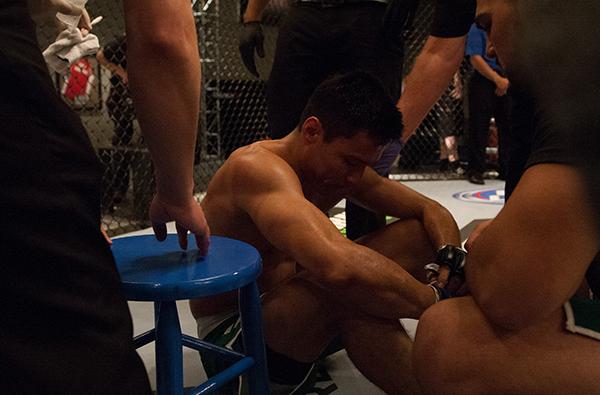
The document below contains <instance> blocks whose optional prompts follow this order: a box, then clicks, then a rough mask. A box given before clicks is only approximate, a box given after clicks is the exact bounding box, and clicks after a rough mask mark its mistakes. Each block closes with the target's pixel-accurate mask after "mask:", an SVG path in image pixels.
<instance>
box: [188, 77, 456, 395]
mask: <svg viewBox="0 0 600 395" xmlns="http://www.w3.org/2000/svg"><path fill="white" fill-rule="evenodd" d="M401 130H402V121H401V115H400V113H399V112H398V111H397V109H396V107H395V106H394V103H393V101H392V100H391V98H390V97H389V96H388V95H387V94H386V93H385V91H384V88H383V86H382V85H381V84H380V83H379V81H378V80H377V79H375V78H374V77H371V76H369V75H368V74H366V73H364V72H353V73H350V74H346V75H341V76H336V77H333V78H330V79H328V80H326V81H325V82H323V83H322V84H321V85H319V87H318V88H317V89H316V91H315V92H314V93H313V95H312V97H311V99H310V100H309V103H308V104H307V106H306V108H305V110H304V112H303V115H302V117H301V119H300V122H299V125H298V127H297V128H296V129H295V130H294V131H293V132H292V133H290V134H289V135H287V136H286V137H284V138H283V139H280V140H267V141H261V142H257V143H254V144H251V145H249V146H246V147H243V148H240V149H239V150H237V151H236V152H234V153H233V154H232V155H231V157H230V158H229V159H228V160H227V161H226V162H225V164H224V165H223V166H222V167H221V169H220V170H219V171H218V172H217V173H216V174H215V176H214V178H213V179H212V181H211V183H210V185H209V187H208V192H207V195H206V197H205V198H204V201H203V203H202V206H203V209H204V212H205V213H206V218H207V220H208V223H209V225H210V227H211V230H212V233H213V234H216V235H223V236H228V237H232V238H236V239H239V240H243V241H245V242H247V243H250V244H252V245H253V246H255V247H256V248H257V249H258V250H259V251H260V253H261V255H262V258H263V265H264V267H263V273H262V275H261V277H260V279H259V286H260V288H261V292H262V293H263V318H264V330H265V337H266V343H267V355H268V358H274V357H276V358H278V359H277V360H278V361H281V360H282V358H283V359H286V358H289V359H291V360H292V361H296V362H297V363H299V364H302V363H312V362H314V361H315V360H317V358H318V357H319V356H320V355H321V354H322V352H323V351H324V349H325V348H326V347H327V346H328V344H329V343H330V342H331V341H332V340H333V339H334V338H336V337H337V336H340V337H341V340H342V344H343V346H344V347H345V348H346V350H347V352H348V355H349V356H350V358H351V359H352V361H353V362H354V364H355V365H356V366H357V367H358V369H359V370H360V371H361V372H362V373H363V374H364V375H365V376H366V377H367V378H369V379H370V380H371V381H373V382H374V383H375V384H377V385H378V386H380V387H381V388H382V389H383V390H385V391H386V392H388V393H397V394H399V393H415V392H417V388H416V382H415V381H414V378H412V375H411V373H410V371H411V370H410V364H409V360H410V358H409V350H410V347H411V342H410V340H409V338H408V337H407V335H406V333H405V332H404V330H403V328H402V326H401V325H400V323H399V322H398V319H399V318H404V317H410V318H418V317H419V316H420V315H421V313H422V312H423V311H424V310H425V309H426V308H427V307H428V306H430V305H432V304H433V303H435V302H436V293H437V292H436V289H433V288H432V287H430V286H428V285H426V284H424V282H425V281H426V279H425V271H424V270H423V266H424V265H425V264H427V263H430V262H432V261H433V260H434V257H435V256H436V250H438V249H440V248H441V247H442V246H445V245H454V246H458V245H460V234H459V230H458V228H457V225H456V223H455V222H454V219H453V218H452V216H451V214H450V213H449V212H448V211H447V210H446V209H445V208H443V207H442V206H440V205H439V204H438V203H436V202H434V201H432V200H430V199H428V198H426V197H425V196H422V195H420V194H418V193H417V192H415V191H413V190H411V189H409V188H407V187H405V186H403V185H402V184H400V183H398V182H393V181H390V180H388V179H385V178H382V177H379V176H377V174H376V173H375V172H374V171H373V170H372V169H371V168H370V167H369V165H372V164H373V163H375V162H376V161H377V159H378V158H379V156H380V154H381V152H382V150H383V148H384V146H385V144H387V143H388V142H389V141H391V140H392V139H394V138H397V137H398V134H399V133H400V131H401ZM343 198H346V199H351V200H353V201H355V202H359V203H360V204H361V205H364V206H366V207H368V208H369V209H372V210H375V211H377V212H380V213H382V214H387V215H391V216H394V217H397V218H400V220H398V221H396V222H394V223H392V224H390V225H388V226H386V227H384V228H383V229H380V230H378V231H375V232H373V233H371V234H367V235H365V236H363V237H362V238H360V239H358V240H357V241H356V242H353V241H350V240H348V239H346V238H345V237H343V236H342V235H341V234H340V232H339V231H338V229H336V227H335V226H334V225H333V224H332V223H331V221H330V220H329V219H328V218H327V215H326V214H325V213H326V212H327V211H328V210H329V209H331V208H332V207H333V206H334V205H335V204H336V203H337V202H339V201H340V200H341V199H343ZM442 277H443V278H442ZM446 277H447V273H445V274H444V273H443V274H442V275H441V276H440V285H444V281H445V280H444V279H445V278H446ZM235 306H236V299H235V295H227V296H225V297H220V298H218V299H210V300H207V299H203V300H194V301H192V302H191V308H192V312H193V314H194V316H195V317H196V318H198V319H199V322H200V323H201V325H202V322H206V320H203V319H200V317H206V316H209V315H215V314H220V313H222V312H224V311H231V310H232V309H234V308H235ZM200 332H202V328H200ZM201 337H202V336H201ZM279 365H281V363H271V366H270V368H271V369H277V368H278V367H279ZM390 372H394V374H390ZM397 372H402V374H397Z"/></svg>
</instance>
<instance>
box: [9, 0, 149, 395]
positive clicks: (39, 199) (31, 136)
mask: <svg viewBox="0 0 600 395" xmlns="http://www.w3.org/2000/svg"><path fill="white" fill-rule="evenodd" d="M5 28H6V30H4V29H5ZM7 31H9V33H8V34H7ZM0 84H1V85H2V91H1V92H0V114H1V118H2V122H1V123H0V131H1V132H0V184H1V185H2V188H0V207H2V212H1V214H0V268H1V270H2V275H1V276H0V311H1V312H2V318H1V319H0V366H1V367H2V368H1V369H0V392H2V393H6V394H149V393H150V386H149V383H148V379H147V377H146V371H145V369H144V366H143V364H142V362H141V360H140V358H139V357H138V355H137V353H136V352H135V350H134V349H133V344H132V340H131V337H132V323H131V317H130V315H129V311H128V308H127V303H126V301H125V299H124V298H123V295H122V293H121V290H120V282H119V276H118V273H117V271H116V268H115V263H114V260H113V257H112V254H111V252H110V248H109V246H108V245H107V243H106V241H105V240H104V239H103V237H102V235H101V234H100V190H99V185H100V167H99V164H98V161H97V159H96V157H95V155H94V151H93V149H92V147H91V145H90V143H89V139H88V137H87V135H86V133H85V130H84V129H83V126H82V124H81V122H80V121H79V119H78V117H77V116H76V115H75V114H74V113H72V112H71V111H70V110H69V109H68V108H67V107H66V105H65V104H64V103H63V102H62V101H61V99H60V98H59V97H58V95H57V93H56V91H55V88H54V86H53V85H52V82H51V80H50V76H49V75H48V72H47V69H46V65H45V64H44V61H43V58H42V56H41V53H40V51H39V46H38V44H37V42H36V39H35V28H34V26H33V24H32V22H31V19H30V18H29V17H28V11H27V2H26V1H8V2H5V3H2V5H1V6H0Z"/></svg>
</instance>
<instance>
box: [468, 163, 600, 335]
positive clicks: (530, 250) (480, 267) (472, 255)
mask: <svg viewBox="0 0 600 395" xmlns="http://www.w3.org/2000/svg"><path fill="white" fill-rule="evenodd" d="M587 196H588V195H587V194H586V189H585V187H584V183H583V181H582V179H581V177H580V175H579V174H578V172H577V171H576V170H575V169H574V168H572V167H569V166H565V165H557V164H541V165H535V166H533V167H531V168H529V169H528V170H527V171H526V172H525V174H524V175H523V177H522V178H521V180H520V181H519V184H518V186H517V188H516V189H515V191H514V193H513V194H512V195H511V198H510V200H509V201H508V203H507V204H506V206H505V207H504V209H503V210H502V211H501V212H500V214H498V216H497V217H496V219H495V220H494V221H493V222H492V223H491V224H490V226H489V227H488V228H487V229H486V231H485V232H484V233H482V234H481V235H480V236H479V237H478V238H477V240H476V241H475V242H474V243H473V246H472V248H471V250H470V251H469V258H468V260H467V266H466V271H467V282H468V284H469V288H470V290H471V292H472V294H473V297H474V298H475V301H476V302H477V304H478V305H479V306H480V307H481V310H482V311H483V313H484V314H485V315H486V317H487V318H488V319H489V320H490V322H492V323H493V324H495V325H498V326H499V327H504V328H507V329H511V330H517V329H520V328H523V327H526V326H527V325H529V324H531V323H533V322H535V321H536V320H538V319H541V318H543V317H545V316H547V315H548V314H550V313H552V312H554V311H556V309H558V308H559V307H560V306H561V305H562V304H563V303H564V302H565V301H566V300H567V299H568V298H569V297H570V296H571V295H572V294H573V293H574V292H575V290H576V289H577V287H578V286H579V284H580V283H581V281H582V279H583V277H584V274H585V271H586V269H587V267H588V265H589V264H590V262H591V261H592V258H593V257H594V255H595V254H596V253H597V252H598V249H599V248H600V235H599V234H598V233H597V229H595V228H594V225H593V223H592V218H593V215H592V211H591V209H590V205H589V202H587V201H586V197H587Z"/></svg>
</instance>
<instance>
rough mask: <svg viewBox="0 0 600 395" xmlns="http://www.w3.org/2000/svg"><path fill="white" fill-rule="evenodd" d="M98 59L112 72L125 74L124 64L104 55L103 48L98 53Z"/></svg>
mask: <svg viewBox="0 0 600 395" xmlns="http://www.w3.org/2000/svg"><path fill="white" fill-rule="evenodd" d="M96 60H98V63H100V64H101V65H102V66H103V67H105V68H106V69H107V70H108V71H110V72H111V73H114V74H117V75H121V76H122V75H124V74H125V69H124V68H123V67H122V66H120V65H118V64H116V63H112V62H111V61H109V60H108V59H107V58H106V56H104V52H103V51H102V50H100V51H98V52H97V53H96Z"/></svg>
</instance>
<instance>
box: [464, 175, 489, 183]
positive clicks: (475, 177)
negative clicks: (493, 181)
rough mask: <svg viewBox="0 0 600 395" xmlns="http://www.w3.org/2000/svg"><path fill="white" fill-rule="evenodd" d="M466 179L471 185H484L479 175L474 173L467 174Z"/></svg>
mask: <svg viewBox="0 0 600 395" xmlns="http://www.w3.org/2000/svg"><path fill="white" fill-rule="evenodd" d="M468 179H469V182H470V183H471V184H477V185H483V184H485V181H483V177H482V175H481V174H476V173H472V174H469V177H468Z"/></svg>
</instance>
